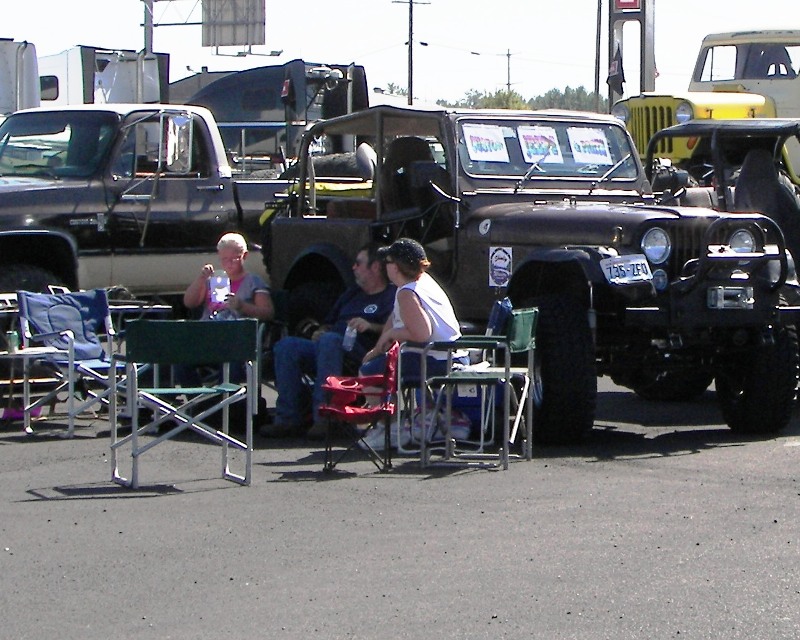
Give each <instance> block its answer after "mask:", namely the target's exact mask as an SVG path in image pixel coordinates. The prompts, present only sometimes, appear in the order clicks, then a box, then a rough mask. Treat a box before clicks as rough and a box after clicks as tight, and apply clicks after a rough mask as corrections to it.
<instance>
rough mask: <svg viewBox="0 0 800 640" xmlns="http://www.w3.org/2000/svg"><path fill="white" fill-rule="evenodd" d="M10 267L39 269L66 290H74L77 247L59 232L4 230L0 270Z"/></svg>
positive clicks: (76, 275) (1, 243) (0, 237)
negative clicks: (29, 266)
mask: <svg viewBox="0 0 800 640" xmlns="http://www.w3.org/2000/svg"><path fill="white" fill-rule="evenodd" d="M12 264H26V265H31V266H35V267H40V268H42V269H44V270H46V271H49V272H50V273H52V274H53V275H55V276H57V277H58V278H59V279H60V280H61V281H62V282H63V283H64V284H65V285H66V286H68V287H69V288H70V289H78V288H79V286H80V283H79V282H78V245H77V243H76V242H75V239H74V238H73V237H72V236H70V235H69V234H67V233H64V232H63V231H55V230H51V229H5V230H2V231H0V269H2V268H3V266H7V265H12Z"/></svg>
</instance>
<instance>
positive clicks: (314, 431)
mask: <svg viewBox="0 0 800 640" xmlns="http://www.w3.org/2000/svg"><path fill="white" fill-rule="evenodd" d="M331 426H333V425H331ZM327 435H328V423H327V422H315V423H314V424H312V425H311V428H310V429H309V430H308V431H306V438H308V439H309V440H324V439H325V437H326V436H327Z"/></svg>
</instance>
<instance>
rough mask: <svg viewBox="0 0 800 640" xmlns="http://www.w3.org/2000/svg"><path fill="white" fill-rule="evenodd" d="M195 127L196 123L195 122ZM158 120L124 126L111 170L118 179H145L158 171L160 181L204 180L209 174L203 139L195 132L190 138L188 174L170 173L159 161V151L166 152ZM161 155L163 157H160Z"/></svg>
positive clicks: (164, 138) (156, 117)
mask: <svg viewBox="0 0 800 640" xmlns="http://www.w3.org/2000/svg"><path fill="white" fill-rule="evenodd" d="M195 124H196V123H195ZM163 126H164V124H163V122H162V120H161V119H160V118H159V117H158V116H155V117H154V118H152V119H149V120H143V121H140V122H137V123H135V124H133V125H132V126H130V127H128V128H127V130H126V131H125V134H124V138H123V141H122V144H121V146H120V148H119V152H118V153H117V157H116V158H115V160H114V163H113V165H112V168H111V171H112V175H114V176H116V177H118V178H132V177H134V176H135V177H138V178H147V177H149V176H153V175H155V174H156V173H159V172H160V175H161V178H169V179H172V178H181V177H186V176H192V177H198V176H200V177H205V176H208V175H209V174H210V170H209V159H208V149H207V146H206V144H205V141H204V139H203V136H201V135H199V132H196V133H195V135H193V136H191V144H192V160H191V167H189V172H188V173H187V172H186V171H184V170H183V169H184V168H181V171H176V172H171V171H170V170H169V168H168V167H167V165H166V163H165V161H164V158H163V157H161V159H160V154H159V152H160V150H161V149H162V148H163V149H164V152H165V153H166V147H164V146H163V145H165V140H166V137H165V136H164V135H163V134H162V127H163ZM161 155H162V156H163V155H164V154H161Z"/></svg>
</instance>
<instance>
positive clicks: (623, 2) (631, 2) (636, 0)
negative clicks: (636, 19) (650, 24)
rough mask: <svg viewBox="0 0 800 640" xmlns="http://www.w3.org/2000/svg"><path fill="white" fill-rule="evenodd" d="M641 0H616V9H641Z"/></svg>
mask: <svg viewBox="0 0 800 640" xmlns="http://www.w3.org/2000/svg"><path fill="white" fill-rule="evenodd" d="M641 5H642V2H641V0H614V11H641V9H642V6H641Z"/></svg>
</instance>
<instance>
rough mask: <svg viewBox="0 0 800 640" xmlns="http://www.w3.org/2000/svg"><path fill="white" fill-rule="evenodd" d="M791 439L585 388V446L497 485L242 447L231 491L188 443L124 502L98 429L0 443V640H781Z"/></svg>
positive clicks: (793, 616) (710, 400) (16, 436)
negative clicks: (741, 430) (331, 471)
mask: <svg viewBox="0 0 800 640" xmlns="http://www.w3.org/2000/svg"><path fill="white" fill-rule="evenodd" d="M798 434H800V421H799V420H798V419H797V418H796V419H795V420H794V421H793V423H792V425H791V426H790V428H789V429H788V430H787V431H786V432H785V433H783V434H781V435H780V436H779V437H776V438H768V439H761V440H759V439H755V440H754V439H746V438H739V437H736V436H734V435H732V434H731V433H730V432H729V431H728V430H727V429H725V428H724V427H723V426H721V425H720V424H719V417H718V412H717V410H716V406H715V404H714V395H713V392H709V393H708V394H707V395H706V397H704V398H703V399H702V400H701V401H698V402H696V403H684V404H671V405H665V404H652V403H651V404H648V403H645V402H642V401H639V400H638V399H637V398H636V397H635V396H633V395H632V394H630V393H625V392H620V391H619V390H617V389H615V388H613V387H606V388H604V389H603V392H602V393H601V397H600V410H599V412H598V420H597V423H596V427H595V429H594V430H593V431H592V433H591V435H590V437H589V438H587V441H586V443H585V444H584V445H582V446H580V447H572V448H556V449H548V450H539V451H537V454H536V458H535V459H534V460H533V461H532V462H530V463H527V462H518V463H514V464H512V466H511V469H510V470H509V471H506V472H502V471H486V470H444V471H440V470H435V471H432V472H424V471H422V470H420V469H419V467H418V465H417V464H416V463H415V462H414V461H411V460H401V461H399V464H398V465H397V467H396V468H395V470H394V471H393V472H392V473H389V474H378V473H376V472H375V468H374V467H373V466H372V465H371V464H370V463H369V462H367V461H365V460H361V461H357V462H354V463H350V464H345V465H343V467H342V471H341V472H340V473H337V474H335V475H334V476H332V477H329V476H325V475H323V474H322V473H320V469H321V460H322V458H321V453H320V450H319V448H318V447H316V446H314V445H311V444H309V443H305V442H300V441H297V442H291V441H283V442H271V441H266V440H263V439H258V440H257V443H256V449H257V450H256V453H255V469H254V482H253V485H252V486H251V487H238V486H235V485H232V484H230V483H226V482H224V481H222V480H219V479H217V478H216V474H217V473H218V470H219V469H218V467H219V457H218V455H219V452H218V449H217V448H216V447H214V446H212V445H210V444H205V443H201V442H199V441H196V440H194V439H193V438H189V437H187V438H184V439H182V440H180V441H176V442H170V443H167V444H165V445H162V446H160V447H156V448H155V449H153V450H152V451H150V452H149V453H148V454H146V456H145V458H144V459H143V462H142V470H141V477H142V483H143V484H144V487H143V488H142V489H141V490H139V491H131V490H127V489H124V488H122V487H119V486H117V485H114V484H112V483H111V482H109V477H110V469H109V463H108V427H107V423H106V422H105V421H104V420H102V419H97V420H94V421H92V420H89V421H84V422H83V423H82V426H81V428H80V429H79V430H78V435H77V437H76V438H75V439H73V440H64V439H61V438H59V437H57V436H56V437H52V436H48V435H47V434H46V433H45V432H42V433H41V434H39V435H36V436H34V437H25V436H24V435H21V434H20V432H19V429H18V428H17V427H12V428H9V427H6V428H2V429H0V483H1V484H0V486H2V498H1V499H0V611H2V612H3V614H2V617H3V621H2V624H0V637H2V638H14V639H15V640H23V639H26V638H33V639H39V638H59V639H62V640H67V639H71V638H75V639H81V640H93V639H100V638H103V639H107V638H109V637H115V638H134V637H136V638H154V639H165V638H179V639H184V638H186V639H190V638H191V639H193V638H234V637H236V638H247V637H249V638H285V639H287V640H289V639H292V640H294V639H301V638H302V639H307V638H311V637H314V638H376V639H377V638H385V637H398V638H414V639H415V638H431V637H437V638H442V639H443V638H470V639H472V638H498V637H500V638H523V637H528V638H546V639H555V638H559V639H561V638H580V639H592V640H594V639H598V638H609V639H612V638H613V639H614V640H618V639H626V638H726V639H734V638H748V639H754V638H755V639H759V638H764V639H770V640H772V639H775V638H792V639H796V638H797V637H800V575H798V573H799V569H800V552H798V546H800V535H799V534H798V533H799V532H798V523H797V516H798V511H799V509H798V500H799V498H798V496H800V484H798V481H797V468H798V461H799V460H800V437H798Z"/></svg>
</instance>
